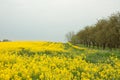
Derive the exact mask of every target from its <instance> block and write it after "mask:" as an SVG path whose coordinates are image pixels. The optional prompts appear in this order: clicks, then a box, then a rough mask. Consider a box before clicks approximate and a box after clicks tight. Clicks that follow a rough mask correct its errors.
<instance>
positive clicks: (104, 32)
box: [66, 12, 120, 49]
mask: <svg viewBox="0 0 120 80" xmlns="http://www.w3.org/2000/svg"><path fill="white" fill-rule="evenodd" d="M66 37H67V39H68V41H69V42H71V43H73V44H83V45H85V46H87V47H93V48H94V47H97V48H103V49H105V48H106V47H107V48H110V49H112V48H120V12H118V13H114V14H112V15H111V16H109V17H107V18H103V19H99V20H98V21H97V23H96V24H94V25H91V26H86V27H85V28H84V29H82V30H80V31H79V32H77V33H76V34H74V33H73V32H69V33H68V34H66Z"/></svg>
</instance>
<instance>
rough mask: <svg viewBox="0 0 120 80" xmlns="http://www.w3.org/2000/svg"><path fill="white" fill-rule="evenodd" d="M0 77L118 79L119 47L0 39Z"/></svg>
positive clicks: (6, 79)
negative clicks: (5, 40) (0, 40)
mask: <svg viewBox="0 0 120 80" xmlns="http://www.w3.org/2000/svg"><path fill="white" fill-rule="evenodd" d="M0 80H120V51H119V50H116V51H109V50H97V49H89V48H85V47H78V46H73V45H72V44H70V43H61V42H46V41H17V42H0Z"/></svg>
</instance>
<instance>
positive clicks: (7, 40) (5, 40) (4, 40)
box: [0, 39, 11, 42]
mask: <svg viewBox="0 0 120 80" xmlns="http://www.w3.org/2000/svg"><path fill="white" fill-rule="evenodd" d="M10 41H11V40H9V39H3V40H0V42H10Z"/></svg>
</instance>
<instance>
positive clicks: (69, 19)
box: [0, 0, 120, 41]
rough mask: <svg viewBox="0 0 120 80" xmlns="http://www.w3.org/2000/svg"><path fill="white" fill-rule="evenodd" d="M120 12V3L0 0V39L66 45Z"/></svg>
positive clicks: (115, 0)
mask: <svg viewBox="0 0 120 80" xmlns="http://www.w3.org/2000/svg"><path fill="white" fill-rule="evenodd" d="M117 11H120V0H0V39H5V38H7V39H10V40H45V41H46V40H47V41H65V34H66V33H67V32H69V31H74V32H77V31H79V30H80V29H82V28H83V27H85V26H86V25H92V24H94V23H96V21H97V19H100V18H104V17H107V16H110V15H111V14H112V13H115V12H117Z"/></svg>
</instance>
